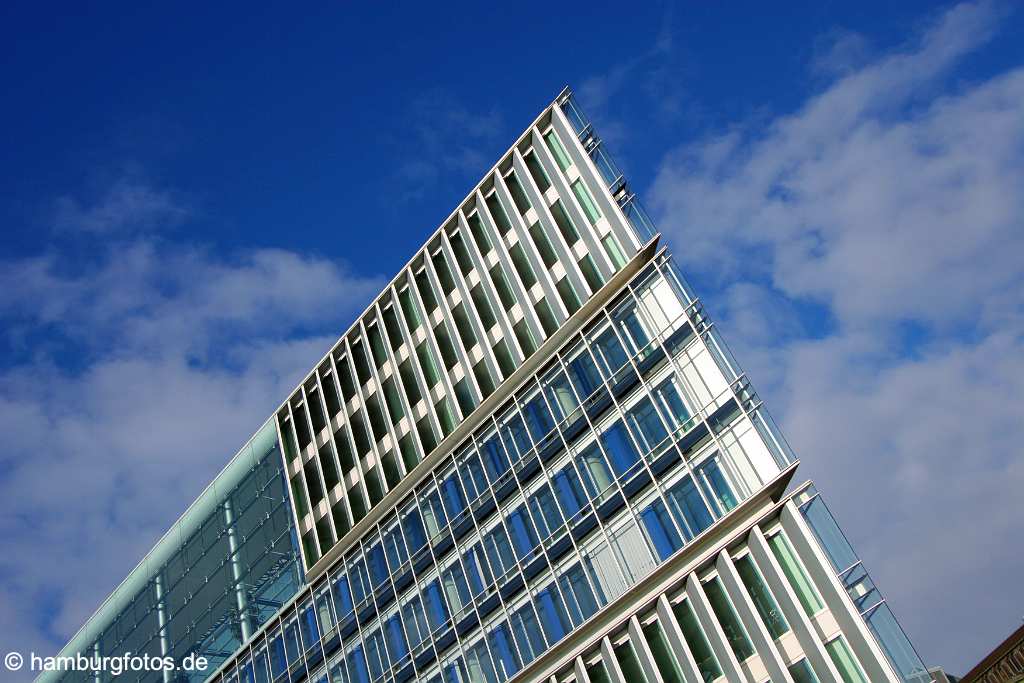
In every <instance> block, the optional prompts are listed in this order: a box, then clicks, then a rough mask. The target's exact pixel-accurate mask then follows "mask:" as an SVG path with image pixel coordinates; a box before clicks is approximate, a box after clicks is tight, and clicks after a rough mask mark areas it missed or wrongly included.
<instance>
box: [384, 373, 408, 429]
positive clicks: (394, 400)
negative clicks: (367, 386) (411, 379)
mask: <svg viewBox="0 0 1024 683" xmlns="http://www.w3.org/2000/svg"><path fill="white" fill-rule="evenodd" d="M384 402H385V403H387V405H388V413H389V414H390V415H391V424H392V426H394V425H396V424H398V421H399V420H401V419H402V417H403V416H404V415H405V411H404V410H403V409H402V399H401V398H400V397H399V395H398V387H397V386H395V378H394V377H388V378H387V379H386V380H384Z"/></svg>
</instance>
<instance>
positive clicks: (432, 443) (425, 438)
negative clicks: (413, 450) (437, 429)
mask: <svg viewBox="0 0 1024 683" xmlns="http://www.w3.org/2000/svg"><path fill="white" fill-rule="evenodd" d="M416 433H417V434H419V436H420V442H421V443H422V444H423V452H424V453H430V452H431V451H432V450H434V448H436V447H437V437H436V436H434V429H433V427H431V426H430V418H429V417H428V416H423V417H422V418H420V420H419V421H417V422H416Z"/></svg>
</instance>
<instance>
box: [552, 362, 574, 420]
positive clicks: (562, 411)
mask: <svg viewBox="0 0 1024 683" xmlns="http://www.w3.org/2000/svg"><path fill="white" fill-rule="evenodd" d="M543 384H544V393H545V394H546V395H547V397H548V403H549V404H550V405H551V411H552V413H553V414H554V417H555V421H556V422H561V421H562V420H564V419H566V418H567V417H568V416H569V414H570V413H572V411H574V410H576V408H577V407H578V406H579V402H578V401H577V400H576V394H574V393H573V390H572V385H571V384H570V383H569V378H568V377H566V376H565V373H564V372H562V371H561V370H559V371H557V372H554V373H550V374H549V375H548V376H547V377H545V378H544V380H543Z"/></svg>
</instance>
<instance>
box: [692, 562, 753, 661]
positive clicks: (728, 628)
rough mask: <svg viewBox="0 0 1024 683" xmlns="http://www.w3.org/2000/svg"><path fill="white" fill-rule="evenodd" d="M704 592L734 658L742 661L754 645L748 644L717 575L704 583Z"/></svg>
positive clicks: (745, 633) (749, 654)
mask: <svg viewBox="0 0 1024 683" xmlns="http://www.w3.org/2000/svg"><path fill="white" fill-rule="evenodd" d="M704 592H705V593H707V596H708V602H710V603H711V609H712V610H714V612H715V616H716V617H717V618H718V623H719V625H720V626H721V627H722V631H723V632H724V633H725V639H726V640H728V641H729V646H730V647H731V648H732V651H733V653H734V654H735V655H736V659H738V660H740V661H741V662H742V661H743V660H745V659H746V658H747V657H749V656H751V655H752V654H754V647H753V646H752V645H751V644H750V639H749V638H747V632H746V631H745V630H744V629H743V624H741V623H740V618H739V617H738V616H736V611H735V610H734V609H733V607H732V603H731V602H729V598H728V596H726V594H725V588H723V587H722V582H721V581H719V580H718V578H717V577H716V578H714V579H711V580H710V581H708V582H707V583H705V584H704Z"/></svg>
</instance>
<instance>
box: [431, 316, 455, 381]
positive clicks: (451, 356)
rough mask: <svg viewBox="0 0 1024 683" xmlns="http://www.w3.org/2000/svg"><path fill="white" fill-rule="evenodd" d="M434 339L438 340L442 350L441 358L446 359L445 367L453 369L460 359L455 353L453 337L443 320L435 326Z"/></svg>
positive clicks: (439, 347)
mask: <svg viewBox="0 0 1024 683" xmlns="http://www.w3.org/2000/svg"><path fill="white" fill-rule="evenodd" d="M434 339H436V340H437V348H438V349H440V351H441V360H442V361H444V367H445V369H447V370H451V369H452V368H453V367H455V364H456V363H457V362H458V360H459V359H458V357H457V356H456V355H455V345H454V344H452V338H451V336H450V335H449V334H448V327H447V325H445V324H444V323H443V322H441V323H438V324H437V327H435V328H434Z"/></svg>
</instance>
